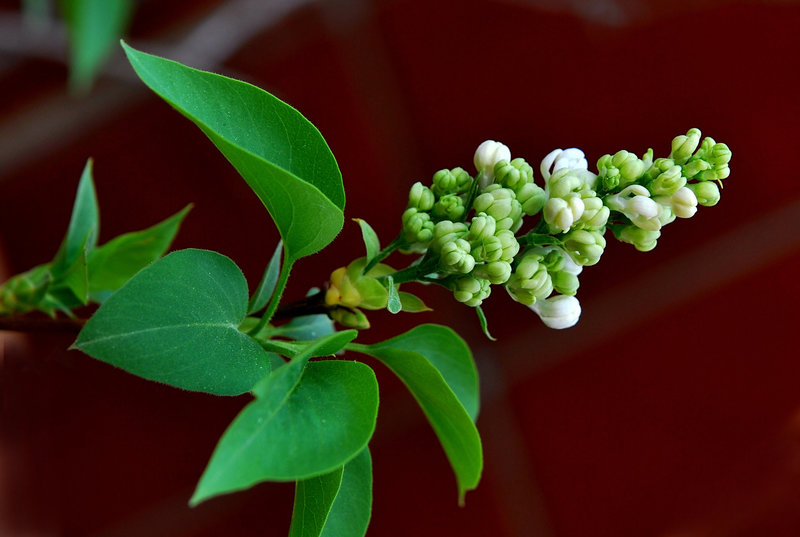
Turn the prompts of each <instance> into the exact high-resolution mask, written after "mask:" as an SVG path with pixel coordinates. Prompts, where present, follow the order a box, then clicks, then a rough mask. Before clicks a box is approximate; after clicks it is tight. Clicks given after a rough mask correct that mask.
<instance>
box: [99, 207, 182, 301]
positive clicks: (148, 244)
mask: <svg viewBox="0 0 800 537" xmlns="http://www.w3.org/2000/svg"><path fill="white" fill-rule="evenodd" d="M191 208H192V206H191V205H187V206H186V207H184V208H183V209H182V210H181V211H180V212H178V213H175V214H174V215H172V216H170V217H169V218H167V219H166V220H163V221H161V222H159V223H158V224H156V225H154V226H151V227H149V228H147V229H143V230H141V231H133V232H131V233H125V234H124V235H120V236H119V237H115V238H114V239H112V240H110V241H108V242H107V243H105V244H104V245H103V246H101V247H99V248H95V249H94V250H92V251H91V252H90V253H89V261H88V264H89V295H90V298H91V299H92V300H94V301H96V302H101V303H102V302H104V301H105V300H106V299H107V298H108V297H109V295H111V293H113V292H114V291H116V290H117V289H119V288H120V287H122V286H123V285H124V284H125V282H127V281H128V280H129V279H131V278H132V277H133V275H134V274H136V273H137V272H139V271H140V270H141V269H143V268H144V267H146V266H147V265H149V264H150V263H152V262H153V261H155V260H156V259H158V258H159V257H161V256H162V255H164V253H165V252H166V251H167V249H168V248H169V245H170V244H172V241H173V239H174V238H175V235H176V234H177V233H178V229H179V228H180V225H181V222H183V219H184V217H185V216H186V214H187V213H188V212H189V210H190V209H191Z"/></svg>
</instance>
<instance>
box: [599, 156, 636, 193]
mask: <svg viewBox="0 0 800 537" xmlns="http://www.w3.org/2000/svg"><path fill="white" fill-rule="evenodd" d="M645 168H646V166H645V163H644V162H642V160H641V159H639V157H637V156H636V155H634V154H633V153H629V152H628V151H625V150H624V149H622V150H620V151H617V152H616V153H614V155H613V156H612V155H603V156H602V157H600V159H599V160H598V161H597V170H598V171H599V172H600V181H601V184H602V186H603V188H604V189H605V190H613V189H615V188H617V187H620V186H625V185H628V184H630V183H633V182H634V181H636V180H638V179H639V178H640V177H641V176H642V175H643V174H644V171H645Z"/></svg>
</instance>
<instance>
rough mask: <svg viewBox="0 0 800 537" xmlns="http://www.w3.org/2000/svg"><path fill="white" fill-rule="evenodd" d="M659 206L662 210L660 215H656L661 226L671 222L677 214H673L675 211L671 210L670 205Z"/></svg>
mask: <svg viewBox="0 0 800 537" xmlns="http://www.w3.org/2000/svg"><path fill="white" fill-rule="evenodd" d="M661 208H662V209H663V210H662V211H661V215H660V216H659V217H658V221H659V222H661V227H664V226H666V225H667V224H671V223H673V222H674V221H675V219H676V218H677V216H675V211H673V210H672V207H671V206H669V205H661Z"/></svg>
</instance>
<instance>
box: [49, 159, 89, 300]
mask: <svg viewBox="0 0 800 537" xmlns="http://www.w3.org/2000/svg"><path fill="white" fill-rule="evenodd" d="M99 233H100V210H99V208H98V206H97V195H96V194H95V190H94V181H93V179H92V159H89V160H88V161H87V162H86V166H85V167H84V168H83V173H82V174H81V179H80V182H79V183H78V192H77V193H76V195H75V202H74V203H73V206H72V216H71V217H70V220H69V225H68V226H67V233H66V236H65V237H64V240H63V241H62V242H61V246H60V247H59V249H58V252H57V253H56V256H55V258H54V259H53V262H52V263H51V265H50V273H51V274H52V276H53V286H54V287H56V288H60V289H62V291H63V290H67V291H70V292H71V293H72V294H73V295H74V297H75V299H77V301H78V303H80V304H85V303H86V302H87V300H88V289H89V287H88V278H89V276H88V272H87V264H86V252H87V251H91V250H92V249H93V248H94V247H95V246H96V245H97V235H98V234H99ZM62 294H63V292H62Z"/></svg>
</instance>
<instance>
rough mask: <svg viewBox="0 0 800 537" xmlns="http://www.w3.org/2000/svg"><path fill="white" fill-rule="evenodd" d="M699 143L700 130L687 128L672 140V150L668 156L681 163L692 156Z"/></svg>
mask: <svg viewBox="0 0 800 537" xmlns="http://www.w3.org/2000/svg"><path fill="white" fill-rule="evenodd" d="M699 144H700V130H699V129H689V130H688V131H687V133H686V134H685V135H680V136H676V137H675V138H673V140H672V152H671V153H670V154H669V158H671V159H673V160H674V161H675V162H676V163H677V164H683V163H685V162H686V161H687V160H689V157H691V156H692V153H694V151H695V149H697V146H698V145H699Z"/></svg>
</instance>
